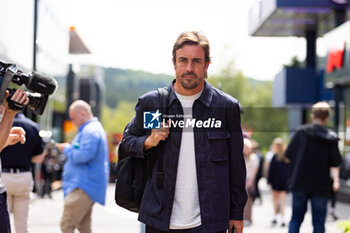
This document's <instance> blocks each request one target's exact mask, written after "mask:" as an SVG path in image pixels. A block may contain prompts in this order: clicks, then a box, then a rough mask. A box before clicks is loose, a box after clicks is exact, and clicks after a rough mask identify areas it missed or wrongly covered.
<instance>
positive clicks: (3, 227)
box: [0, 89, 29, 233]
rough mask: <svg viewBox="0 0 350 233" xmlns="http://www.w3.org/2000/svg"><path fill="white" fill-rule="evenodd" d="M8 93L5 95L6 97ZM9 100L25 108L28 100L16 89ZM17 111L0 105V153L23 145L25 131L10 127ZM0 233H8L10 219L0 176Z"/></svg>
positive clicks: (21, 91)
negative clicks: (17, 145)
mask: <svg viewBox="0 0 350 233" xmlns="http://www.w3.org/2000/svg"><path fill="white" fill-rule="evenodd" d="M8 95H9V93H8V92H7V93H6V96H8ZM11 100H12V101H14V102H16V103H17V104H18V105H22V106H25V105H27V104H28V103H29V99H28V97H27V95H26V94H25V92H24V91H23V90H22V89H17V90H16V92H15V93H14V95H13V96H12V97H11ZM17 112H18V111H15V110H12V109H10V108H9V107H8V104H7V101H6V102H5V103H4V104H2V105H0V152H1V151H2V150H3V148H5V147H6V146H8V145H14V144H16V143H18V142H20V143H22V144H23V143H25V140H26V138H25V131H24V129H23V128H21V127H12V122H13V118H14V117H15V115H16V114H17ZM0 171H1V166H0ZM0 232H1V233H10V232H11V227H10V217H9V213H8V206H7V193H6V188H5V186H4V185H3V183H2V181H1V176H0Z"/></svg>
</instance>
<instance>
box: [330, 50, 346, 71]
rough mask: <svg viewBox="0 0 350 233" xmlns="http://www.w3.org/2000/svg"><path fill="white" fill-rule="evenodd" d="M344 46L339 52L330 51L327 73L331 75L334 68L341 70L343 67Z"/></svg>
mask: <svg viewBox="0 0 350 233" xmlns="http://www.w3.org/2000/svg"><path fill="white" fill-rule="evenodd" d="M344 50H345V46H344V48H343V49H341V50H330V51H329V54H328V60H327V69H326V71H327V73H332V72H333V71H334V69H335V68H337V69H341V68H342V67H343V60H344V59H343V58H344Z"/></svg>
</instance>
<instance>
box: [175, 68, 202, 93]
mask: <svg viewBox="0 0 350 233" xmlns="http://www.w3.org/2000/svg"><path fill="white" fill-rule="evenodd" d="M186 75H192V76H194V77H193V78H192V79H189V80H191V81H189V82H186V81H185V76H186ZM203 76H204V73H203V75H202V77H201V78H198V76H197V75H196V74H195V73H192V72H190V73H184V74H182V75H181V77H180V79H179V80H180V84H181V86H182V87H183V88H185V89H186V90H193V89H195V88H196V87H198V85H199V84H200V83H201V81H202V79H204V77H203Z"/></svg>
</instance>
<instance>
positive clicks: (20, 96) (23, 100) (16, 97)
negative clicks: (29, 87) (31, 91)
mask: <svg viewBox="0 0 350 233" xmlns="http://www.w3.org/2000/svg"><path fill="white" fill-rule="evenodd" d="M8 95H9V91H6V98H7V96H8ZM11 100H12V101H14V102H16V103H18V104H21V105H23V106H26V105H28V103H29V98H28V96H27V94H26V93H25V92H24V90H23V89H17V90H16V92H15V93H14V94H13V96H12V97H11ZM6 108H7V109H6V111H7V112H8V113H12V114H16V113H17V112H18V111H16V110H13V109H10V108H9V106H8V103H7V101H6Z"/></svg>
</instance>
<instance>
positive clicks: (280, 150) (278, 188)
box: [267, 138, 288, 227]
mask: <svg viewBox="0 0 350 233" xmlns="http://www.w3.org/2000/svg"><path fill="white" fill-rule="evenodd" d="M272 151H273V153H274V156H273V157H272V159H271V162H270V168H269V173H268V179H267V181H268V184H270V185H271V188H272V201H273V209H274V217H273V219H272V225H273V226H275V225H276V224H277V221H278V220H279V219H278V217H280V221H281V226H282V227H285V226H286V222H285V219H284V209H285V205H286V198H287V191H288V161H287V159H286V157H285V155H284V152H285V146H284V143H283V141H282V139H281V138H275V139H274V140H273V143H272ZM279 215H280V216H279Z"/></svg>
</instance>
